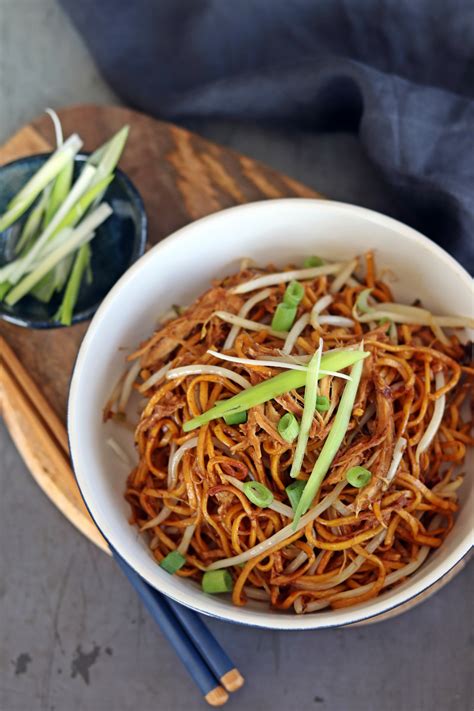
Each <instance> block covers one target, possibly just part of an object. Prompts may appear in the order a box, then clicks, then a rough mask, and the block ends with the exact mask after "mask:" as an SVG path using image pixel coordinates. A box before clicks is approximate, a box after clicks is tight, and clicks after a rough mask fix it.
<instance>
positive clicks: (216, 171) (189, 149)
mask: <svg viewBox="0 0 474 711" xmlns="http://www.w3.org/2000/svg"><path fill="white" fill-rule="evenodd" d="M58 114H59V117H60V119H61V123H62V125H63V129H64V134H65V136H68V135H70V134H71V133H73V132H78V133H80V135H81V137H82V138H83V139H84V150H85V151H90V150H93V149H94V148H96V147H97V146H98V145H99V144H101V143H102V142H103V141H105V140H106V139H107V138H109V137H110V136H111V135H112V134H113V133H114V132H115V131H117V130H118V129H119V128H121V127H122V126H123V125H124V124H129V125H130V129H131V130H130V137H129V140H128V143H127V147H126V150H125V152H124V155H123V157H122V160H121V161H120V167H121V168H122V169H123V170H124V171H125V172H126V173H127V174H128V176H129V177H130V178H131V180H132V181H133V182H134V184H135V186H136V187H137V188H138V190H139V192H140V193H141V195H142V198H143V201H144V203H145V208H146V212H147V217H148V225H149V232H148V245H147V246H148V247H150V246H152V245H153V244H156V243H157V242H159V241H160V240H161V239H163V238H164V237H166V236H167V235H169V234H171V233H172V232H174V231H175V230H177V229H179V228H180V227H183V226H184V225H186V224H188V223H189V222H192V221H193V220H196V219H198V218H200V217H204V216H205V215H209V214H211V213H212V212H216V211H218V210H221V209H223V208H226V207H231V206H233V205H238V204H241V203H246V202H253V201H256V200H264V199H272V198H281V197H311V198H321V197H322V196H321V195H320V194H318V193H316V192H315V191H313V190H311V189H310V188H308V187H306V186H304V185H302V184H301V183H299V182H297V181H295V180H293V179H291V178H289V177H287V176H285V175H283V174H281V173H278V172H277V171H275V170H272V169H271V168H268V167H267V166H265V165H262V164H261V163H258V162H257V161H254V160H252V159H251V158H248V157H246V156H243V155H240V154H238V153H235V152H234V151H231V150H229V149H226V148H224V147H222V146H218V145H216V144H214V143H211V142H209V141H207V140H205V139H203V138H201V137H199V136H197V135H196V134H193V133H190V132H189V131H186V130H184V129H181V128H179V127H177V126H175V125H173V124H169V123H165V122H162V121H156V120H155V119H152V118H150V117H148V116H145V115H144V114H140V113H138V112H136V111H131V110H129V109H125V108H118V107H111V106H93V105H91V106H74V107H70V108H66V109H62V110H60V111H59V112H58ZM53 145H54V132H53V128H52V125H51V121H50V119H49V118H48V117H47V116H43V117H41V118H38V119H37V120H35V121H33V122H32V124H31V125H28V126H25V127H24V128H22V129H21V130H20V131H18V132H17V133H16V134H15V135H14V136H12V138H11V139H10V140H9V141H8V142H7V143H6V144H5V145H3V146H2V147H0V165H4V164H5V163H8V162H9V161H11V160H15V159H16V158H21V157H23V156H26V155H31V154H34V153H41V152H45V151H49V150H51V149H52V147H53ZM86 330H87V324H79V325H77V326H73V327H71V328H66V329H55V330H46V331H39V330H36V331H35V330H27V329H23V328H20V327H18V326H14V325H12V324H8V323H6V322H4V321H0V337H3V339H4V340H5V342H6V343H7V344H8V345H7V346H4V347H3V351H4V352H3V353H2V356H3V355H4V353H6V352H7V349H8V350H9V347H11V349H12V351H13V353H14V354H15V355H16V357H17V358H18V359H19V361H20V364H19V365H18V367H17V368H16V369H15V367H13V369H12V367H11V363H12V362H13V361H12V355H11V354H10V357H9V359H8V362H9V364H10V366H9V367H6V366H4V364H3V357H2V367H1V370H0V386H1V387H0V397H1V400H0V403H1V405H2V413H3V417H4V420H5V422H6V425H7V427H8V429H9V431H10V433H11V435H12V438H13V440H14V441H15V444H16V446H17V448H18V450H19V451H20V454H21V455H22V457H23V459H24V461H25V463H26V465H27V466H28V468H29V469H30V471H31V472H32V474H33V476H34V478H35V480H36V482H37V483H38V484H39V486H40V487H41V488H42V489H43V491H44V492H45V493H46V494H47V495H48V496H49V498H50V499H51V500H52V501H53V503H54V504H55V505H56V506H57V507H58V508H59V509H60V510H61V511H62V513H63V514H64V515H65V516H66V517H67V518H68V519H69V520H70V521H71V522H72V523H73V524H74V525H75V526H76V527H77V528H78V529H79V530H80V531H81V533H83V534H84V535H86V536H87V537H88V538H90V540H92V541H93V542H94V543H96V545H98V546H100V547H101V548H102V549H103V550H106V545H105V544H104V541H103V539H102V537H101V536H100V534H99V533H98V531H97V530H96V529H95V527H94V525H93V523H92V521H91V519H90V517H89V515H88V513H87V511H86V509H85V506H84V504H83V502H82V499H81V496H80V493H79V491H78V488H77V484H76V482H75V479H74V476H73V474H72V471H71V468H70V466H69V462H68V452H67V443H66V431H65V421H66V406H67V397H68V389H69V381H70V377H71V372H72V368H73V365H74V361H75V358H76V354H77V351H78V348H79V345H80V343H81V340H82V338H83V336H84V333H85V332H86ZM1 342H2V341H1V339H0V343H1ZM13 358H14V356H13ZM5 361H7V359H6V358H5ZM12 370H13V371H14V370H16V371H22V372H23V382H25V381H26V380H27V378H30V379H31V380H32V381H33V382H32V384H31V387H30V388H29V390H30V391H31V392H32V391H33V390H35V386H36V387H37V388H38V390H39V394H38V393H36V403H37V402H39V403H40V405H39V407H38V405H37V404H35V403H34V402H32V399H31V397H30V395H29V394H28V392H27V391H28V388H26V391H25V389H24V388H23V390H21V389H19V388H17V387H15V378H14V377H11V376H12V375H13V374H14V373H12ZM17 374H18V372H17ZM38 398H39V400H38ZM41 398H44V399H45V404H44V407H41ZM33 399H34V398H33ZM53 421H54V424H55V426H54V427H52V426H51V425H52V423H53ZM58 423H59V424H58ZM61 428H62V431H61ZM52 429H54V430H55V433H56V434H55V437H52V438H51V437H49V436H48V433H50V432H51V430H52ZM61 440H62V441H61ZM55 448H56V451H55ZM463 565H464V562H463V561H462V562H461V563H459V564H458V566H456V568H455V569H453V570H452V571H451V572H450V573H449V574H448V575H447V576H445V578H443V580H441V581H439V582H438V583H437V584H436V585H435V586H433V587H432V588H430V590H428V591H426V592H425V593H423V594H422V595H420V596H418V598H416V599H415V600H410V601H409V602H407V603H406V604H405V605H403V606H402V607H399V608H397V609H396V610H393V611H390V612H388V613H386V614H385V615H381V616H379V617H377V618H372V620H368V621H367V622H373V621H376V620H379V619H388V618H389V617H392V616H394V615H396V614H399V612H402V611H404V610H406V609H410V608H411V607H413V605H415V604H416V603H418V602H421V601H422V600H423V599H426V598H427V597H428V596H429V595H431V594H432V593H433V592H435V591H436V590H437V589H439V588H440V587H442V585H444V584H445V583H446V582H448V580H450V579H451V578H452V577H453V576H454V575H455V573H456V572H458V570H460V569H461V568H462V567H463Z"/></svg>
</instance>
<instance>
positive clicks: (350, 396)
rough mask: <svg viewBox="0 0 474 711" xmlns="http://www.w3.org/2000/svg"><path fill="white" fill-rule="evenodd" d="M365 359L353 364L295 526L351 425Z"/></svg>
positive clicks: (308, 483)
mask: <svg viewBox="0 0 474 711" xmlns="http://www.w3.org/2000/svg"><path fill="white" fill-rule="evenodd" d="M359 353H364V351H363V346H361V347H360V350H359ZM363 364H364V363H363V360H359V361H358V362H357V363H355V365H353V367H352V370H351V376H352V380H351V381H350V382H348V383H347V385H346V387H345V388H344V392H343V394H342V397H341V400H340V402H339V406H338V408H337V413H336V415H335V417H334V422H333V425H332V427H331V430H330V432H329V434H328V436H327V439H326V441H325V442H324V445H323V448H322V449H321V452H320V454H319V457H318V458H317V460H316V462H315V465H314V467H313V471H312V472H311V475H310V477H309V479H308V482H307V484H306V486H305V489H304V491H303V495H302V496H301V499H300V502H299V504H298V508H297V509H296V512H295V518H294V522H293V526H294V527H295V528H296V527H297V525H298V522H299V520H300V518H301V516H302V515H303V514H304V513H306V511H307V510H308V509H309V507H310V506H311V502H312V501H313V499H314V497H315V496H316V494H317V492H318V490H319V487H320V486H321V484H322V481H323V479H324V477H325V476H326V474H327V472H328V469H329V467H330V466H331V464H332V461H333V459H334V457H335V456H336V454H337V451H338V449H339V447H340V446H341V444H342V440H343V439H344V436H345V434H346V432H347V428H348V426H349V421H350V418H351V413H352V408H353V407H354V402H355V398H356V395H357V390H358V388H359V383H360V379H361V376H362V368H363Z"/></svg>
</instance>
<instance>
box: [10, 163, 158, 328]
mask: <svg viewBox="0 0 474 711" xmlns="http://www.w3.org/2000/svg"><path fill="white" fill-rule="evenodd" d="M50 155H51V151H49V152H44V153H34V154H32V155H29V156H23V157H22V158H16V159H15V160H11V161H9V162H8V163H5V164H4V165H2V166H1V167H0V172H1V171H2V170H3V169H4V168H9V167H11V166H13V165H19V164H21V163H29V162H31V161H35V162H38V163H39V162H41V160H46V159H47V158H48V157H49V156H50ZM90 155H91V153H90V152H87V151H82V152H80V153H76V155H75V156H74V162H76V161H77V162H79V163H84V162H85V161H86V160H87V158H88V157H89V156H90ZM115 175H116V177H119V178H120V180H122V181H123V182H124V183H125V185H126V187H127V189H128V191H129V192H130V193H131V194H132V200H131V202H134V203H135V204H136V205H137V206H138V213H139V228H138V229H137V230H136V236H135V239H134V244H133V250H132V255H131V257H130V260H129V262H128V265H127V269H128V268H129V267H131V266H132V264H134V263H135V262H136V261H137V260H138V259H139V258H140V257H141V256H143V254H144V253H145V247H146V238H147V229H148V219H147V216H146V210H145V204H144V202H143V198H142V196H141V195H140V193H139V192H138V189H137V188H136V187H135V185H134V183H133V182H132V180H131V179H130V178H129V177H128V175H127V174H126V173H125V172H124V171H123V170H122V169H121V168H119V167H118V166H117V167H116V168H115ZM125 271H126V270H125ZM123 273H125V272H123ZM121 276H123V274H121V275H120V276H119V279H120V277H121ZM112 286H113V284H112V285H111V288H112ZM101 302H102V299H100V300H99V301H98V302H97V303H95V304H94V305H93V306H90V307H89V308H88V309H83V310H82V311H79V312H77V313H76V314H74V315H73V317H72V322H71V326H74V325H76V324H78V323H82V322H83V321H89V320H90V319H91V318H92V317H93V315H94V314H95V312H96V311H97V309H98V308H99V306H100V304H101ZM0 319H2V320H3V321H7V322H8V323H12V324H14V325H15V326H21V327H22V328H31V329H34V330H49V329H55V328H70V327H69V326H64V324H62V323H59V321H54V320H52V319H48V320H46V321H44V320H38V321H36V320H34V319H28V318H22V317H21V316H19V315H17V314H9V313H5V312H4V311H2V310H1V306H0Z"/></svg>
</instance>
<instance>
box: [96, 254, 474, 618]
mask: <svg viewBox="0 0 474 711" xmlns="http://www.w3.org/2000/svg"><path fill="white" fill-rule="evenodd" d="M363 261H364V260H360V259H359V260H357V259H354V260H351V261H350V262H344V263H341V262H339V263H337V264H335V263H326V264H323V265H322V266H320V267H314V268H307V269H295V268H294V267H292V266H290V267H289V268H288V269H286V270H284V271H282V272H276V271H275V270H274V268H273V267H269V268H268V269H261V268H258V267H256V266H255V265H253V263H245V264H244V265H243V266H242V269H241V271H240V272H239V273H237V274H234V275H233V276H230V277H227V278H225V279H223V280H222V281H221V282H219V283H217V282H216V284H215V285H214V286H213V287H212V288H211V289H210V290H209V291H208V292H206V293H205V294H204V295H202V296H201V297H200V298H199V299H198V300H197V301H196V302H195V303H194V304H192V305H191V306H189V307H188V308H187V309H186V310H185V311H184V313H180V314H179V315H178V316H177V317H176V318H173V319H171V320H169V321H167V322H166V323H164V324H163V325H162V326H160V328H159V329H158V330H157V331H156V332H155V333H154V334H153V336H152V337H151V338H150V339H149V340H148V341H146V342H144V343H142V344H141V345H140V346H139V348H138V349H137V350H136V351H135V353H134V354H132V356H130V358H129V360H133V361H134V362H133V363H132V365H131V366H129V369H128V371H127V372H126V374H125V375H124V376H122V378H121V379H120V381H119V382H118V383H117V385H116V387H115V389H114V393H113V395H112V397H111V398H110V399H109V402H108V403H107V406H106V408H105V411H104V419H109V418H113V419H117V418H118V419H120V418H121V419H125V414H124V412H125V407H126V405H127V403H128V401H129V398H130V395H131V392H132V391H133V389H136V390H138V391H139V392H140V393H141V394H142V395H144V396H145V398H146V400H145V405H144V406H143V407H142V408H141V415H140V421H139V424H138V426H137V428H136V431H135V444H136V449H137V454H138V460H137V463H136V465H135V467H134V468H133V470H132V472H131V473H130V475H129V477H128V481H127V487H126V491H125V497H126V499H127V501H128V502H129V504H130V507H131V511H132V516H131V523H132V524H134V525H136V526H137V527H138V528H139V529H140V530H141V531H143V532H144V535H146V536H147V537H148V538H149V545H150V550H151V552H152V554H153V556H154V557H155V559H156V561H157V563H159V562H161V561H162V560H163V559H164V558H165V557H166V556H167V555H168V554H170V553H171V552H173V551H177V553H178V554H180V555H181V556H183V561H185V562H184V563H183V565H182V567H181V568H180V569H178V570H177V571H176V573H175V574H176V575H178V576H182V577H189V578H191V579H194V580H196V581H198V582H199V581H200V580H201V578H202V576H203V574H204V572H205V571H213V570H220V569H223V568H225V569H226V570H227V571H229V573H230V575H231V577H232V581H233V590H232V601H233V603H234V604H236V605H245V604H246V603H247V601H248V600H252V601H256V603H258V604H259V605H265V606H271V607H273V608H275V609H278V610H288V609H294V611H295V612H296V613H297V614H304V613H310V612H317V611H318V610H321V609H324V608H327V607H332V608H339V607H343V606H347V605H355V604H358V603H361V602H364V601H365V600H369V599H372V598H373V597H375V596H377V595H379V594H380V593H381V592H382V591H383V590H386V589H387V588H391V587H392V586H394V585H397V583H399V581H401V580H404V579H405V578H406V577H407V576H409V575H411V574H413V573H414V572H415V571H416V570H417V569H418V568H419V567H420V566H421V565H422V564H423V563H424V561H425V559H426V558H427V556H428V555H429V553H430V551H431V550H432V549H436V548H438V547H439V546H440V545H442V544H443V541H444V539H445V538H446V536H447V535H448V534H449V531H450V529H451V528H452V526H453V523H454V520H453V517H454V514H455V513H456V511H457V510H458V507H459V504H458V491H459V487H460V486H461V484H462V480H463V478H462V473H461V471H462V470H460V467H461V466H462V464H463V461H464V458H465V455H466V450H467V448H468V447H470V446H472V445H473V443H474V438H473V436H472V430H471V428H472V414H470V413H469V403H470V401H472V393H473V383H474V369H473V368H472V365H469V364H468V362H467V358H466V353H467V349H466V348H465V347H464V346H463V345H462V343H461V341H460V338H459V337H458V334H457V332H456V331H453V330H450V329H452V328H460V327H461V326H463V325H465V323H466V319H465V318H464V317H459V316H436V317H435V316H433V315H432V314H431V313H430V312H429V311H427V310H426V309H423V308H421V307H419V306H409V305H403V304H397V303H395V302H394V301H393V297H392V294H391V292H390V288H389V287H388V285H387V284H385V283H384V282H383V281H382V280H381V279H380V278H379V276H378V275H377V272H376V266H375V262H374V258H373V255H372V254H371V253H369V254H368V255H366V259H365V265H366V266H365V277H363V276H362V272H360V270H361V266H360V265H361V263H362V264H363ZM358 265H359V267H358ZM356 268H357V275H358V276H357V280H356V279H355V278H354V276H353V273H354V270H355V269H356ZM295 279H298V280H299V281H300V283H301V285H302V286H303V287H304V288H303V290H302V296H301V301H300V303H299V305H298V306H297V307H296V314H295V318H294V321H293V323H292V324H291V327H289V328H288V330H287V331H280V330H274V329H273V327H272V319H273V316H274V314H275V310H276V308H277V306H278V304H280V303H281V302H282V300H283V296H284V294H285V289H286V288H287V284H288V283H289V282H290V281H292V280H295ZM365 288H369V289H371V290H372V291H371V297H370V300H371V302H372V303H374V300H376V306H375V307H373V310H372V312H370V311H369V312H367V313H365V312H364V313H360V309H361V308H362V307H361V306H360V303H361V302H360V301H358V297H359V295H360V294H361V292H362V291H363V290H364V289H365ZM251 292H253V294H252V293H251ZM247 295H249V296H250V298H247ZM368 308H372V307H368ZM322 312H324V313H322ZM380 314H383V315H384V316H385V315H386V317H387V318H389V319H390V323H385V322H382V323H378V319H379V316H380ZM441 327H442V328H443V329H445V331H446V332H444V331H441ZM361 341H363V344H364V345H363V349H364V350H365V352H366V353H368V354H369V357H367V358H366V359H365V361H364V364H363V368H362V376H361V380H360V383H359V386H358V389H357V394H356V397H355V401H354V404H353V407H352V411H351V412H350V416H349V424H348V427H347V430H346V431H345V433H343V435H342V441H341V444H340V447H339V449H338V451H337V453H336V455H335V457H334V459H333V460H332V463H331V465H330V466H329V470H328V473H327V475H326V477H325V478H324V479H323V481H322V482H321V484H320V488H319V490H316V494H315V497H314V500H313V501H312V502H310V504H309V508H308V510H307V512H306V513H303V515H302V516H301V519H299V516H298V515H296V516H295V511H294V508H293V507H292V505H291V504H292V501H290V499H289V497H288V494H287V492H286V487H288V485H289V484H290V483H291V482H292V481H295V480H292V479H291V478H290V471H291V470H292V465H293V460H294V458H295V453H296V452H297V445H298V436H297V437H296V438H293V439H289V440H287V439H285V437H284V436H282V430H281V427H280V420H281V418H282V417H283V416H284V415H287V414H289V415H291V417H293V418H295V419H296V421H297V423H298V425H299V424H300V423H301V418H302V416H303V412H304V411H306V416H305V426H306V425H307V424H308V423H309V434H308V439H307V444H306V445H305V446H304V447H303V444H304V439H302V440H301V443H300V447H299V450H298V451H299V452H301V451H303V450H304V451H303V458H302V461H301V465H300V466H298V467H295V469H297V470H298V471H299V473H298V472H297V474H298V480H299V481H301V482H303V483H304V482H306V481H307V480H308V479H309V478H310V476H311V473H312V471H313V468H314V466H315V463H316V462H317V461H318V458H319V457H320V455H321V452H322V450H323V446H324V443H325V441H326V439H327V437H328V435H329V433H330V432H331V431H332V428H333V426H334V423H335V422H336V417H337V413H338V409H339V406H340V403H341V398H342V395H343V393H344V389H345V387H346V386H347V383H348V382H349V383H350V382H351V381H350V377H349V372H350V369H348V368H343V369H342V371H340V372H339V371H338V370H337V368H335V370H332V371H325V370H321V372H320V374H319V375H320V380H319V381H318V390H317V395H318V400H317V403H318V402H319V400H320V399H321V401H324V403H325V406H324V407H321V408H318V404H317V405H316V411H315V412H314V415H312V414H311V412H312V410H311V411H310V410H309V409H308V408H307V400H306V399H305V387H304V386H302V387H299V388H297V389H296V390H295V389H293V390H291V389H290V390H288V392H285V393H283V394H278V395H277V396H275V397H273V398H272V397H271V396H270V397H269V398H268V399H267V400H265V399H263V401H262V400H260V401H259V403H260V404H258V405H250V406H248V407H244V408H243V412H240V413H239V412H237V410H235V411H233V412H232V413H228V414H229V417H227V415H226V416H225V417H223V416H222V414H223V413H224V411H223V410H218V412H220V414H221V416H217V415H216V416H215V418H214V419H210V420H208V421H205V423H204V424H201V426H200V427H198V428H196V429H194V430H193V431H189V432H188V431H187V428H186V427H185V424H186V423H188V422H189V421H190V420H191V419H193V418H196V417H199V416H200V415H202V414H203V413H207V412H208V411H210V410H211V409H212V408H214V407H217V408H219V407H221V405H220V404H221V403H222V402H223V401H224V402H225V401H226V400H229V399H230V398H232V397H233V396H235V395H238V394H239V393H246V394H247V393H248V394H249V396H250V395H251V393H252V391H253V388H255V386H258V385H259V384H261V383H263V384H265V387H266V383H267V381H268V382H269V381H270V379H272V378H275V377H276V376H277V375H279V374H280V377H283V375H284V374H285V373H286V374H291V373H293V375H294V376H295V377H300V376H301V377H304V373H303V371H307V364H308V362H309V361H310V359H311V358H312V356H313V355H314V353H315V352H316V350H317V348H318V344H319V343H320V342H322V344H323V358H325V357H326V356H327V354H339V353H340V352H343V351H348V350H350V351H355V349H357V348H359V345H360V343H361ZM329 357H333V356H332V355H330V356H329ZM223 361H225V363H223ZM223 365H225V366H228V367H223ZM293 375H291V377H293ZM285 377H286V375H285ZM348 379H349V380H348ZM301 382H303V381H301ZM279 392H280V393H281V390H280V391H279ZM308 413H309V417H308ZM236 415H238V417H237V420H235V421H234V420H233V419H232V417H235V416H236ZM289 419H290V420H291V418H289ZM128 424H129V425H130V423H128ZM183 428H184V429H183ZM305 436H306V429H305ZM109 444H110V446H111V447H112V448H113V449H114V450H115V452H116V454H117V455H118V456H120V457H121V458H122V460H125V459H126V455H125V454H124V453H123V452H122V450H121V449H120V448H119V447H118V445H116V444H115V443H114V441H113V440H111V441H110V440H109ZM298 462H299V457H297V463H298ZM353 467H363V468H364V469H366V470H369V473H370V479H369V481H368V483H367V484H366V485H365V486H363V487H362V488H356V487H355V486H352V485H351V484H350V483H348V481H347V479H346V475H347V472H348V470H349V469H351V468H353ZM249 482H254V483H255V484H258V485H263V487H264V490H266V491H268V492H270V493H271V496H270V499H271V500H270V503H269V504H268V505H266V506H263V505H259V504H257V503H253V502H252V499H250V494H248V495H247V492H248V489H247V483H249ZM301 486H302V485H301ZM294 520H295V521H296V522H297V523H296V526H295V524H294V523H293V521H294Z"/></svg>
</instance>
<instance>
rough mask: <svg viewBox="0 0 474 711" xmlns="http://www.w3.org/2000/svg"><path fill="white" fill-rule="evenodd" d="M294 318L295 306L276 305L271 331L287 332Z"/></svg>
mask: <svg viewBox="0 0 474 711" xmlns="http://www.w3.org/2000/svg"><path fill="white" fill-rule="evenodd" d="M295 317H296V306H289V305H288V304H285V303H281V304H278V306H277V307H276V311H275V313H274V315H273V319H272V329H273V330H274V331H289V330H290V328H291V327H292V326H293V322H294V320H295Z"/></svg>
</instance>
